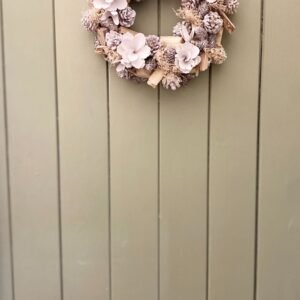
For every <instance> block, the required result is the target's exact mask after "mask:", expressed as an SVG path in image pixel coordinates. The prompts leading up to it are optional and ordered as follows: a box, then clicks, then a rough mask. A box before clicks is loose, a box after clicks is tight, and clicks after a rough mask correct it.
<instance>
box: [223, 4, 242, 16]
mask: <svg viewBox="0 0 300 300" xmlns="http://www.w3.org/2000/svg"><path fill="white" fill-rule="evenodd" d="M225 4H226V13H228V14H230V15H232V14H234V13H236V12H237V10H238V7H239V4H240V2H239V0H226V2H225Z"/></svg>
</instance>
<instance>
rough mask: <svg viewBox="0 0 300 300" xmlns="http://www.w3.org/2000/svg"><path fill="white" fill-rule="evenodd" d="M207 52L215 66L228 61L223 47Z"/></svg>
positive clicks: (207, 50)
mask: <svg viewBox="0 0 300 300" xmlns="http://www.w3.org/2000/svg"><path fill="white" fill-rule="evenodd" d="M206 52H207V54H208V56H209V58H210V59H211V61H212V63H214V64H217V65H220V64H222V63H223V62H224V61H225V60H226V59H227V55H226V52H225V49H224V48H223V47H217V48H211V49H206Z"/></svg>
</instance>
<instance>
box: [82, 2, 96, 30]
mask: <svg viewBox="0 0 300 300" xmlns="http://www.w3.org/2000/svg"><path fill="white" fill-rule="evenodd" d="M99 23H100V15H99V12H98V10H97V9H95V8H91V9H88V10H86V11H85V12H84V13H83V15H82V18H81V24H82V25H83V26H84V27H85V28H86V29H87V30H89V31H96V30H97V28H98V26H99Z"/></svg>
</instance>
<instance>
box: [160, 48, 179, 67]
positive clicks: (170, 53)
mask: <svg viewBox="0 0 300 300" xmlns="http://www.w3.org/2000/svg"><path fill="white" fill-rule="evenodd" d="M175 55H176V49H174V48H166V49H165V51H164V54H163V56H164V59H165V61H166V62H167V63H168V64H174V63H175Z"/></svg>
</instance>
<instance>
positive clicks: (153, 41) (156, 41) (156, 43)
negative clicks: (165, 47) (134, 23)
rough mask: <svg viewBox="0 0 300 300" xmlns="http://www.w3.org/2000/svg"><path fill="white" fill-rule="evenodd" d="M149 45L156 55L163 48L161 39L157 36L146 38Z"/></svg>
mask: <svg viewBox="0 0 300 300" xmlns="http://www.w3.org/2000/svg"><path fill="white" fill-rule="evenodd" d="M146 42H147V45H148V46H149V47H150V48H151V52H152V54H155V53H156V52H157V51H158V49H159V48H160V47H161V43H160V38H159V37H158V36H157V35H149V36H147V38H146Z"/></svg>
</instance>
